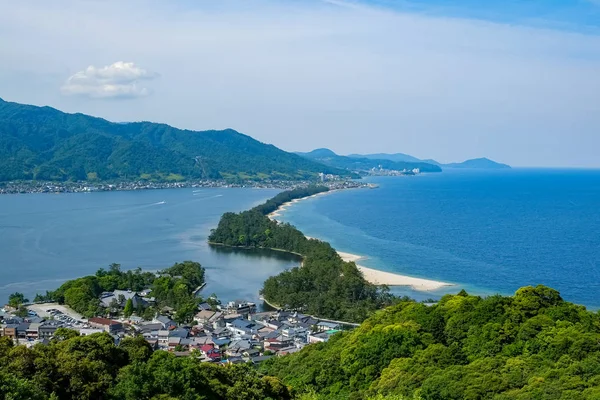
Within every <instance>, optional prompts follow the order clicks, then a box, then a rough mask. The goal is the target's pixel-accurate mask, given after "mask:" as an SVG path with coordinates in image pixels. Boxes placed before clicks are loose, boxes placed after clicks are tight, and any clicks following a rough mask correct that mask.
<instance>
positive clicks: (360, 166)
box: [296, 149, 442, 172]
mask: <svg viewBox="0 0 600 400" xmlns="http://www.w3.org/2000/svg"><path fill="white" fill-rule="evenodd" d="M296 154H298V155H300V156H302V157H305V158H308V159H310V160H314V161H318V162H320V163H323V164H325V165H329V166H331V167H335V168H342V169H347V170H350V171H367V170H370V169H372V168H379V167H380V166H381V167H382V168H384V169H389V170H398V171H401V170H404V169H407V170H412V169H415V168H419V169H420V170H421V172H440V171H441V170H442V169H441V168H440V167H439V166H438V165H434V164H429V163H425V162H423V161H419V160H417V161H415V162H412V161H410V162H407V161H393V160H390V159H385V158H368V157H362V156H358V157H352V156H340V155H338V154H336V153H334V152H333V151H331V150H329V149H316V150H313V151H311V152H308V153H296Z"/></svg>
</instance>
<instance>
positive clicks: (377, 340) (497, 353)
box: [262, 286, 600, 400]
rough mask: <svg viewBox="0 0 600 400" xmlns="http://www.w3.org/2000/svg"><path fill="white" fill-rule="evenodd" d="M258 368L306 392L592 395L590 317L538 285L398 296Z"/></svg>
mask: <svg viewBox="0 0 600 400" xmlns="http://www.w3.org/2000/svg"><path fill="white" fill-rule="evenodd" d="M262 371H263V372H264V373H266V374H270V375H274V376H277V377H280V378H282V379H283V381H284V382H285V383H287V384H288V385H291V386H292V387H293V388H294V389H295V390H296V391H298V392H304V391H307V392H311V393H312V394H307V395H305V396H304V397H303V398H305V399H313V400H316V399H364V398H369V397H372V398H390V399H392V398H394V399H400V398H405V399H413V398H417V399H423V400H471V399H472V400H475V399H493V400H508V399H519V400H529V399H539V400H553V399H556V400H559V399H560V400H584V399H590V400H591V399H599V398H600V318H599V316H598V314H597V313H593V312H589V311H586V309H585V308H584V307H582V306H578V305H574V304H571V303H568V302H565V301H563V300H562V299H561V297H560V295H559V293H558V292H557V291H555V290H553V289H550V288H547V287H544V286H537V287H531V286H529V287H524V288H521V289H519V290H518V291H517V292H516V294H515V295H514V296H512V297H503V296H492V297H488V298H481V297H476V296H469V295H467V294H466V293H464V292H461V293H460V294H458V295H456V296H451V295H447V296H445V297H444V298H443V299H442V301H441V302H440V303H439V304H437V305H434V306H431V307H428V306H426V305H424V304H420V303H416V302H407V301H403V302H400V303H398V304H396V305H395V306H393V307H390V308H387V309H385V310H382V311H379V312H377V313H376V314H375V315H374V316H372V317H371V318H369V319H368V320H366V321H365V322H364V323H363V324H362V325H361V326H360V327H359V328H358V329H356V330H354V331H351V332H343V333H339V334H337V335H335V336H334V337H332V339H331V340H330V341H329V342H328V343H322V344H317V345H310V346H308V347H307V348H305V349H303V350H302V351H301V352H299V353H296V354H293V355H291V356H286V357H279V358H277V359H273V360H270V361H268V362H267V363H265V364H263V366H262ZM378 396H379V397H378Z"/></svg>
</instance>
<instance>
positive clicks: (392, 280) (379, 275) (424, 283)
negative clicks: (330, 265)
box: [338, 251, 452, 292]
mask: <svg viewBox="0 0 600 400" xmlns="http://www.w3.org/2000/svg"><path fill="white" fill-rule="evenodd" d="M338 254H339V255H340V257H342V260H344V261H346V262H355V263H357V261H359V260H362V259H363V258H364V257H361V256H358V255H356V254H350V253H344V252H342V251H338ZM356 267H357V268H358V269H359V270H360V271H361V272H362V273H363V276H364V277H365V279H366V280H367V281H368V282H371V283H372V284H375V285H388V286H410V287H411V288H413V289H414V290H419V291H425V292H428V291H431V290H437V289H440V288H443V287H444V286H452V284H450V283H446V282H440V281H433V280H430V279H423V278H414V277H412V276H406V275H400V274H394V273H392V272H385V271H380V270H377V269H373V268H367V267H365V266H363V265H360V264H358V263H357V264H356Z"/></svg>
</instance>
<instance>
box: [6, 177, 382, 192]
mask: <svg viewBox="0 0 600 400" xmlns="http://www.w3.org/2000/svg"><path fill="white" fill-rule="evenodd" d="M315 183H317V182H315V181H309V180H303V181H281V180H265V181H252V180H248V181H243V182H229V181H225V180H209V179H204V180H189V181H181V182H147V181H126V182H103V183H93V182H89V181H77V182H52V181H14V182H3V183H0V194H28V193H88V192H112V191H125V190H152V189H179V188H256V189H281V190H291V189H296V188H302V187H308V186H310V185H314V184H315ZM318 183H319V185H322V186H326V187H328V188H329V189H331V190H334V189H354V188H361V187H363V188H367V187H368V188H372V187H375V185H373V184H369V183H365V182H359V181H354V180H347V179H341V178H339V177H337V176H330V175H327V176H324V177H322V178H321V179H320V180H319V181H318Z"/></svg>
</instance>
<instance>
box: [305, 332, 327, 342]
mask: <svg viewBox="0 0 600 400" xmlns="http://www.w3.org/2000/svg"><path fill="white" fill-rule="evenodd" d="M329 336H331V335H330V334H328V333H327V332H320V333H309V334H308V343H323V342H326V341H328V340H329Z"/></svg>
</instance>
